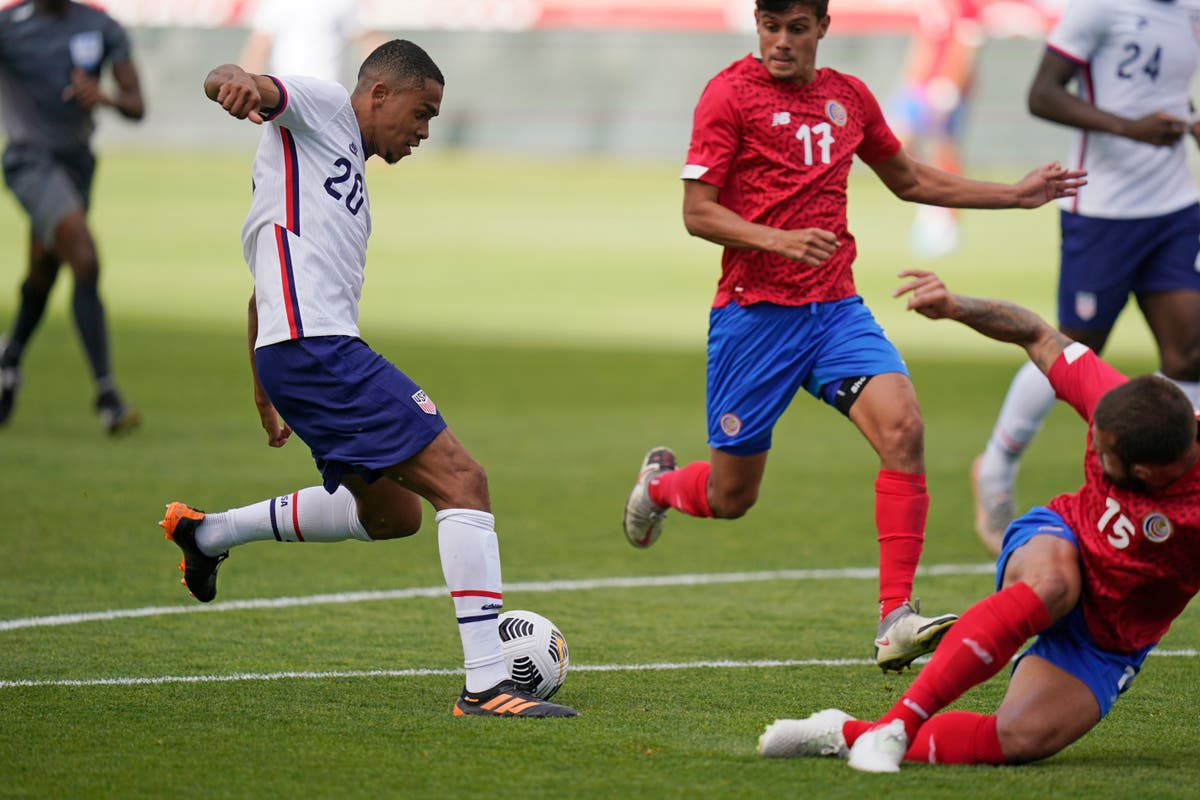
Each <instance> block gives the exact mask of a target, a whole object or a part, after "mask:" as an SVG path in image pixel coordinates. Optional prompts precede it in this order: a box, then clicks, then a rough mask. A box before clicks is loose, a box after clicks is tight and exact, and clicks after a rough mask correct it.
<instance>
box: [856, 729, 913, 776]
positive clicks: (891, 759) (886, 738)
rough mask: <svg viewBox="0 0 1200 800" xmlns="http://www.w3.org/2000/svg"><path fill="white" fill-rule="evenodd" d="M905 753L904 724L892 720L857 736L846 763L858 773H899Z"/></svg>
mask: <svg viewBox="0 0 1200 800" xmlns="http://www.w3.org/2000/svg"><path fill="white" fill-rule="evenodd" d="M907 752H908V734H907V733H905V732H904V723H903V722H901V721H900V720H898V719H894V720H892V721H891V722H889V723H888V724H886V725H877V726H875V727H874V728H871V730H869V731H867V732H866V733H864V734H863V735H862V736H859V737H858V739H856V740H855V742H854V746H853V747H851V748H850V757H849V759H848V760H847V763H848V764H849V766H850V768H851V769H856V770H858V771H859V772H899V771H900V762H901V761H903V760H904V754H905V753H907Z"/></svg>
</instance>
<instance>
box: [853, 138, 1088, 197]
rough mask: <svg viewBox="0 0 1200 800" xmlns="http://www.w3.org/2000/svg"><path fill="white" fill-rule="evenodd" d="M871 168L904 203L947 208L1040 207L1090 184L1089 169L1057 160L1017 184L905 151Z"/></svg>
mask: <svg viewBox="0 0 1200 800" xmlns="http://www.w3.org/2000/svg"><path fill="white" fill-rule="evenodd" d="M871 169H873V170H874V171H875V174H876V175H878V176H879V179H880V180H881V181H883V183H884V185H885V186H887V187H888V189H890V190H891V191H892V193H893V194H895V195H896V196H897V197H899V198H900V199H901V200H907V201H909V202H913V203H921V204H923V205H933V206H945V207H948V208H1037V207H1038V206H1041V205H1044V204H1045V203H1048V202H1050V201H1051V200H1056V199H1058V198H1061V197H1072V196H1074V195H1075V194H1077V193H1078V191H1079V187H1081V186H1083V185H1085V184H1086V183H1087V171H1086V170H1072V169H1067V168H1066V167H1063V166H1062V165H1061V164H1059V163H1058V162H1057V161H1055V162H1051V163H1049V164H1043V165H1042V166H1040V167H1037V168H1036V169H1034V170H1032V171H1031V172H1030V173H1029V174H1028V175H1026V176H1025V177H1023V178H1022V179H1021V180H1019V181H1017V182H1016V183H996V182H993V181H980V180H976V179H974V178H968V177H965V176H963V175H956V174H954V173H952V172H946V171H945V170H940V169H937V168H935V167H931V166H929V165H928V164H922V163H920V162H918V161H915V160H913V159H912V158H911V157H910V156H909V155H908V154H906V153H905V152H904V151H903V150H901V151H900V152H899V153H898V154H897V155H896V156H894V157H893V158H891V159H888V160H887V161H882V162H877V163H875V164H872V165H871Z"/></svg>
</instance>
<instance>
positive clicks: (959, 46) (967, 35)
mask: <svg viewBox="0 0 1200 800" xmlns="http://www.w3.org/2000/svg"><path fill="white" fill-rule="evenodd" d="M978 6H979V4H978V2H977V0H925V1H924V2H921V3H918V4H917V7H918V9H919V15H918V17H917V29H916V31H915V32H914V33H913V38H912V44H911V46H910V48H909V54H908V59H907V62H906V63H905V68H904V78H903V81H902V83H901V87H900V90H899V91H898V93H897V94H896V96H895V97H894V98H893V99H892V101H891V103H890V108H889V109H888V114H887V118H888V122H889V123H890V124H891V126H892V129H893V130H894V131H895V133H896V136H897V137H898V138H899V139H900V141H901V142H902V143H903V144H904V146H905V147H906V148H908V149H909V150H910V151H911V152H912V153H913V154H914V155H916V156H918V157H920V158H922V159H923V160H924V161H926V162H928V163H929V164H930V165H931V166H933V167H936V168H937V169H940V170H944V171H945V172H953V173H955V174H961V173H962V158H961V156H960V154H959V139H960V138H961V132H962V127H963V124H964V117H965V116H966V113H967V102H968V100H969V99H970V94H971V85H972V83H973V82H974V77H975V64H976V61H977V57H978V53H979V48H980V47H981V46H982V45H983V40H984V33H983V26H982V25H981V24H980V20H979V7H978ZM958 237H959V234H958V216H957V214H955V212H954V210H952V209H949V208H943V207H940V206H919V207H918V208H917V213H916V216H915V217H914V219H913V224H912V228H911V229H910V230H909V242H908V243H909V249H910V250H911V251H912V253H913V255H916V256H918V257H920V258H937V257H939V256H944V255H947V254H948V253H951V252H953V251H954V250H955V249H956V248H957V247H958Z"/></svg>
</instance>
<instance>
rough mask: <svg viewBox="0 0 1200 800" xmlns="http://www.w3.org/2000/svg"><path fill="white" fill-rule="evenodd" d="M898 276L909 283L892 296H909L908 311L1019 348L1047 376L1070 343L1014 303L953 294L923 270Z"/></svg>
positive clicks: (914, 270)
mask: <svg viewBox="0 0 1200 800" xmlns="http://www.w3.org/2000/svg"><path fill="white" fill-rule="evenodd" d="M899 277H901V278H911V280H910V281H909V282H908V283H904V284H901V285H900V287H899V288H897V289H896V290H895V291H894V292H892V296H893V297H901V296H903V295H908V304H907V306H906V308H907V309H908V310H910V311H916V312H917V313H919V314H923V315H925V316H926V317H929V318H930V319H953V320H957V321H958V322H961V323H962V324H964V325H966V326H967V327H969V328H974V329H975V330H977V331H979V332H980V333H982V334H983V335H984V336H987V337H989V338H991V339H995V340H996V341H999V342H1011V343H1012V344H1017V345H1020V346H1021V347H1023V348H1025V352H1027V353H1028V354H1029V358H1030V360H1031V361H1033V363H1034V364H1036V365H1037V366H1038V369H1040V370H1041V371H1042V372H1045V373H1048V372H1049V371H1050V367H1051V366H1053V364H1054V362H1055V360H1056V359H1057V358H1058V357H1059V355H1060V354H1061V353H1062V351H1063V350H1064V349H1065V348H1066V347H1067V345H1069V344H1071V339H1069V338H1068V337H1066V336H1064V335H1063V334H1062V333H1061V332H1059V331H1058V330H1057V329H1055V328H1054V327H1053V326H1052V325H1050V323H1048V322H1046V321H1045V320H1044V319H1042V318H1041V317H1039V316H1038V315H1037V314H1035V313H1033V312H1032V311H1030V310H1029V309H1027V308H1022V307H1021V306H1019V305H1017V304H1016V303H1010V302H1008V301H1006V300H990V299H986V298H978V297H966V296H965V295H961V294H954V293H953V292H951V291H950V290H949V289H947V288H946V284H944V283H942V280H941V278H939V277H938V276H937V275H936V274H934V273H932V272H927V271H925V270H918V269H906V270H904V271H903V272H901V273H900V276H899Z"/></svg>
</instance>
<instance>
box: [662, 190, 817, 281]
mask: <svg viewBox="0 0 1200 800" xmlns="http://www.w3.org/2000/svg"><path fill="white" fill-rule="evenodd" d="M719 194H720V190H719V189H718V188H717V187H716V186H713V185H712V184H708V183H705V182H703V181H698V180H685V181H684V182H683V224H684V227H686V228H687V231H688V233H690V234H691V235H692V236H699V237H700V238H701V239H707V240H708V241H710V242H713V243H715V244H719V245H723V246H725V247H734V248H738V249H741V250H763V251H765V252H768V253H775V254H777V255H781V256H783V257H784V258H790V259H791V260H793V261H801V262H803V263H805V264H808V265H809V266H811V267H816V266H819V265H821V264H823V263H824V262H825V261H827V260H828V259H829V257H830V256H831V255H833V253H834V251H835V250H837V248H838V245H839V244H840V242H838V238H837V234H835V233H833V232H832V231H827V230H824V229H822V228H802V229H798V230H781V229H779V228H772V227H770V226H768V225H759V224H757V223H754V222H750V221H748V220H745V219H743V218H742V217H740V216H739V215H738V214H737V213H736V212H734V211H731V210H729V209H728V208H726V207H725V206H723V205H721V203H720V202H719V200H718V195H719Z"/></svg>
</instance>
